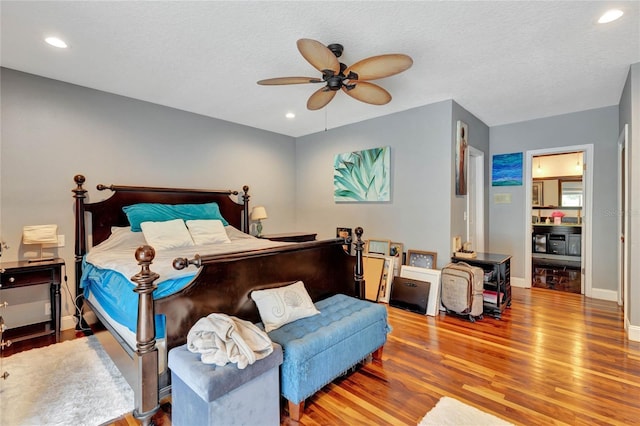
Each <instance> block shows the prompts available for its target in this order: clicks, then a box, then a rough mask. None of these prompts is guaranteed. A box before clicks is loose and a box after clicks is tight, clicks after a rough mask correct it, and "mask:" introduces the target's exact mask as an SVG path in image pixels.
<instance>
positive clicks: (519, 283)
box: [511, 277, 531, 288]
mask: <svg viewBox="0 0 640 426" xmlns="http://www.w3.org/2000/svg"><path fill="white" fill-rule="evenodd" d="M511 287H522V288H530V287H531V284H530V283H529V285H527V282H526V281H525V280H524V278H520V277H511Z"/></svg>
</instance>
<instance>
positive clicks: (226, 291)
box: [72, 175, 365, 424]
mask: <svg viewBox="0 0 640 426" xmlns="http://www.w3.org/2000/svg"><path fill="white" fill-rule="evenodd" d="M74 181H75V183H76V187H75V188H74V189H73V190H72V192H73V193H74V195H73V196H74V198H75V218H76V238H75V275H76V295H78V296H79V297H78V306H79V307H80V309H79V310H78V312H81V309H82V306H83V305H84V304H85V303H86V304H87V305H88V306H89V307H90V308H92V310H93V311H94V313H95V314H96V316H97V317H98V319H99V320H100V321H101V322H102V323H103V325H104V326H105V328H107V330H109V332H110V333H111V335H113V337H114V338H115V340H116V341H117V342H118V343H119V344H120V345H121V346H122V348H123V349H124V350H125V352H126V353H127V355H128V357H124V358H125V359H124V360H123V357H114V356H112V358H114V362H115V363H116V365H118V368H119V369H120V370H121V371H122V372H123V374H124V372H125V371H134V372H135V374H134V376H135V377H128V381H129V383H130V384H131V386H132V388H133V390H134V394H135V409H134V412H133V415H134V417H136V418H138V419H139V420H140V421H141V422H142V423H143V424H149V422H150V421H151V416H152V415H153V414H154V413H155V412H156V411H157V409H158V407H159V401H160V399H161V398H163V397H164V396H166V395H168V394H169V393H170V389H171V388H170V382H169V376H170V374H169V373H168V372H165V373H163V374H161V375H158V374H157V372H158V365H159V360H158V356H159V355H158V350H157V348H156V340H155V322H154V317H155V315H156V314H162V315H164V316H165V317H166V345H167V351H168V350H169V349H171V348H174V347H176V346H179V345H182V344H184V343H186V338H187V333H188V331H189V329H190V328H191V327H192V326H193V324H195V322H196V321H197V320H198V319H200V318H202V317H205V316H207V315H208V314H210V313H212V312H221V313H225V314H228V315H233V316H236V317H239V318H242V319H245V320H249V321H252V322H259V321H260V317H259V314H258V310H257V307H256V305H255V303H254V302H253V300H252V299H251V298H250V293H251V291H253V290H258V289H265V288H273V287H280V286H283V285H286V284H290V283H293V282H295V281H298V280H302V281H303V282H304V284H305V287H306V288H307V291H308V292H309V295H310V296H311V298H312V300H313V301H314V302H315V301H318V300H322V299H325V298H327V297H329V296H332V295H334V294H338V293H342V294H347V295H351V296H356V297H360V298H364V294H365V291H364V289H365V282H364V279H363V266H362V265H363V262H362V251H363V246H364V243H363V241H362V238H361V237H362V228H357V229H356V236H357V241H356V242H355V246H356V247H355V248H356V250H355V252H356V256H355V257H354V256H350V255H348V254H347V253H345V251H344V249H343V245H344V244H345V241H344V240H343V239H338V238H336V239H329V240H323V241H312V242H304V243H296V244H291V245H287V246H282V247H277V248H269V249H260V250H251V251H245V252H238V253H231V254H221V255H209V256H207V255H204V254H203V255H202V256H199V255H196V256H195V257H194V258H193V259H186V258H178V259H175V260H174V261H173V266H174V267H175V268H177V269H181V268H184V267H187V266H188V265H195V266H197V267H198V268H199V271H198V273H197V274H196V276H195V278H194V279H193V281H192V282H191V283H190V284H189V285H187V286H186V287H185V288H184V289H183V290H181V291H180V292H178V293H176V294H173V295H170V296H166V297H163V298H160V299H157V300H154V299H153V296H152V295H153V291H154V290H155V288H156V285H155V284H154V281H155V280H156V279H157V278H158V275H157V274H155V273H154V272H152V270H151V267H150V265H151V263H152V262H153V259H154V256H155V251H154V250H153V248H152V247H150V246H142V247H140V248H138V249H137V250H136V252H135V254H134V253H132V259H131V260H132V262H133V260H134V256H135V259H136V261H137V262H138V264H139V265H140V266H141V270H140V272H139V273H138V274H136V275H135V276H134V277H131V279H132V281H134V282H135V283H136V284H137V288H136V290H134V291H135V292H136V293H138V318H137V324H138V325H137V332H136V348H131V347H130V346H129V345H128V344H127V343H126V341H125V340H124V339H123V338H122V337H121V336H120V335H119V334H118V332H117V331H116V330H115V329H113V328H112V327H111V326H110V325H109V324H108V323H107V321H105V319H104V318H103V317H102V316H101V315H100V314H99V312H98V310H96V309H94V308H93V306H92V305H91V303H90V302H89V301H88V300H83V297H82V296H81V295H82V289H81V288H80V283H81V277H82V261H83V257H84V255H85V254H86V253H87V251H88V245H87V236H88V235H89V233H90V235H92V245H97V244H98V243H100V242H102V241H104V240H106V239H107V238H108V237H109V235H110V233H111V227H112V226H129V223H128V220H127V217H126V215H125V214H124V212H123V211H122V207H124V206H127V205H131V204H136V203H164V204H199V203H209V202H213V201H215V202H216V203H218V205H219V207H220V211H221V213H222V215H223V216H224V218H225V219H227V221H228V222H229V224H230V225H233V226H234V227H236V228H238V229H241V230H243V231H244V232H246V233H248V230H249V198H250V196H249V194H248V191H249V188H248V187H247V186H245V187H244V188H243V191H244V193H243V194H242V196H241V198H242V202H243V203H242V204H239V203H236V202H235V201H233V200H232V199H231V196H234V195H235V196H237V195H238V192H237V191H230V190H225V191H215V190H212V191H209V190H197V189H179V188H154V187H137V186H116V185H110V186H105V185H97V189H98V190H100V191H102V190H110V191H112V192H113V195H112V196H111V197H109V198H107V199H105V200H103V201H99V202H95V203H86V202H85V198H86V193H87V191H86V190H85V189H84V188H83V184H84V183H85V177H84V176H82V175H76V176H75V177H74ZM86 213H91V219H90V220H87V217H86V216H87V215H86ZM77 316H78V326H79V327H82V324H84V319H83V318H82V316H81V314H77ZM125 376H127V375H126V374H125Z"/></svg>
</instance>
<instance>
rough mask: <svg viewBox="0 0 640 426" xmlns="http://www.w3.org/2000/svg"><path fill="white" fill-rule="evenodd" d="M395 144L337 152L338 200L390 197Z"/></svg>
mask: <svg viewBox="0 0 640 426" xmlns="http://www.w3.org/2000/svg"><path fill="white" fill-rule="evenodd" d="M390 151H391V147H388V146H385V147H383V148H373V149H366V150H364V151H355V152H347V153H343V154H338V155H336V157H335V159H334V161H333V199H334V200H335V201H336V202H354V201H355V202H361V201H368V202H372V201H390V199H391V194H390V193H391V190H390V188H391V184H390V180H391V179H390V177H391V176H390V167H389V164H390Z"/></svg>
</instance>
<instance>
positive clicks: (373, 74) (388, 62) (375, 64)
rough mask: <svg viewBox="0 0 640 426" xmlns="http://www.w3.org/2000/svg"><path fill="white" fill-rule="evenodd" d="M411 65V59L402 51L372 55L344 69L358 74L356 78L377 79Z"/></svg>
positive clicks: (347, 72)
mask: <svg viewBox="0 0 640 426" xmlns="http://www.w3.org/2000/svg"><path fill="white" fill-rule="evenodd" d="M411 65H413V59H411V57H410V56H407V55H404V54H402V53H392V54H388V55H379V56H372V57H370V58H366V59H363V60H361V61H358V62H356V63H355V64H353V65H351V66H350V67H348V68H347V69H346V70H345V71H344V75H346V76H348V75H349V72H353V73H355V74H358V80H360V81H362V80H377V79H378V78H384V77H389V76H391V75H395V74H398V73H401V72H402V71H406V70H407V69H409V68H410V67H411Z"/></svg>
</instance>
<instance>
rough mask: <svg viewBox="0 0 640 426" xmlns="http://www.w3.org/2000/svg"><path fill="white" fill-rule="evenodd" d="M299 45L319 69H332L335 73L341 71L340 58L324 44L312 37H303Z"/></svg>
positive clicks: (299, 48) (306, 57)
mask: <svg viewBox="0 0 640 426" xmlns="http://www.w3.org/2000/svg"><path fill="white" fill-rule="evenodd" d="M297 45H298V50H299V51H300V54H301V55H302V56H303V57H304V58H305V59H306V60H307V62H309V63H310V64H311V65H313V67H314V68H315V69H317V70H318V71H320V72H323V71H324V70H332V71H333V72H334V73H335V74H338V73H339V72H340V62H338V58H336V55H335V54H334V53H333V52H332V51H331V50H329V48H327V46H325V45H324V44H322V43H320V42H319V41H316V40H311V39H310V38H301V39H300V40H298V41H297Z"/></svg>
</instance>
